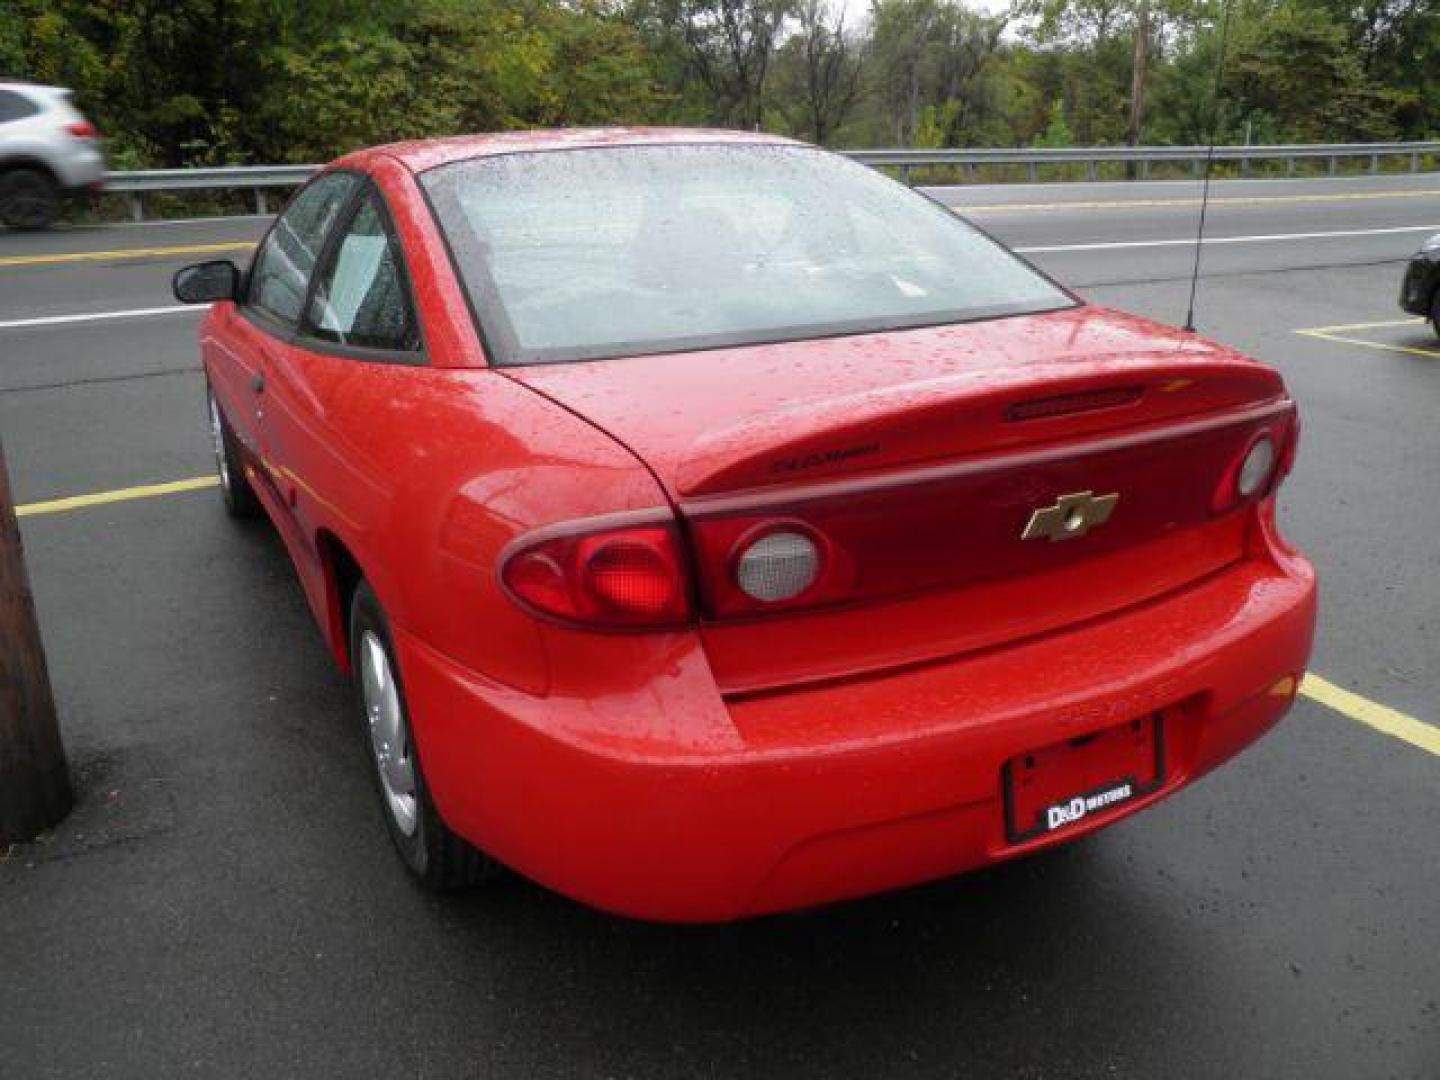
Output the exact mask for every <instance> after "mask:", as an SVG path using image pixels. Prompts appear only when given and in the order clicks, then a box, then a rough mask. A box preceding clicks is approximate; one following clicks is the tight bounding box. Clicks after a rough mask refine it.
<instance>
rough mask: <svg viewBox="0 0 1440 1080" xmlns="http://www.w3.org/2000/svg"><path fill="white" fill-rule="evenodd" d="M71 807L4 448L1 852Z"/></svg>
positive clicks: (0, 465)
mask: <svg viewBox="0 0 1440 1080" xmlns="http://www.w3.org/2000/svg"><path fill="white" fill-rule="evenodd" d="M73 802H74V795H73V792H72V790H71V787H70V770H69V768H68V767H67V766H66V764H65V748H64V747H63V746H62V745H61V742H60V727H59V724H58V723H57V722H56V719H55V699H54V697H53V695H52V694H51V692H50V676H49V674H48V672H47V671H46V668H45V652H44V649H43V648H42V647H41V644H40V628H39V626H38V625H37V624H36V621H35V601H34V598H33V597H32V596H31V594H30V579H29V577H28V576H27V575H26V573H25V558H24V552H23V551H22V550H21V548H20V528H19V525H18V524H17V523H16V520H15V507H14V504H13V503H12V502H11V499H10V475H9V473H8V472H6V469H5V446H4V444H3V443H0V848H3V847H4V846H5V845H7V844H12V843H16V842H19V841H26V840H33V839H34V838H35V837H36V836H38V835H39V834H40V833H41V832H43V831H44V830H45V829H48V828H50V826H52V825H54V824H56V823H57V822H59V821H60V819H61V818H63V817H64V816H65V815H66V814H68V813H69V812H70V807H71V805H72V803H73Z"/></svg>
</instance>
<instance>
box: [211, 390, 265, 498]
mask: <svg viewBox="0 0 1440 1080" xmlns="http://www.w3.org/2000/svg"><path fill="white" fill-rule="evenodd" d="M205 397H206V404H207V406H208V409H209V419H210V445H211V447H212V448H213V449H214V451H215V473H216V475H217V476H218V477H219V478H220V496H221V498H223V499H224V500H225V509H226V510H227V511H228V512H229V514H230V516H231V517H237V518H253V517H259V516H260V500H259V499H257V498H256V497H255V489H254V488H252V487H251V486H250V480H249V478H248V477H246V475H245V462H244V459H243V458H242V457H241V455H240V443H239V440H237V439H236V438H235V431H234V429H232V428H231V427H230V421H228V420H226V419H225V414H224V412H222V411H221V409H220V403H219V402H218V401H216V400H215V391H214V390H212V389H211V388H210V387H208V386H207V387H206V388H205Z"/></svg>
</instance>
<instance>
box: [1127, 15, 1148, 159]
mask: <svg viewBox="0 0 1440 1080" xmlns="http://www.w3.org/2000/svg"><path fill="white" fill-rule="evenodd" d="M1149 53H1150V0H1140V7H1139V9H1138V10H1137V11H1136V12H1135V53H1134V58H1133V61H1132V63H1131V65H1130V130H1129V132H1128V133H1127V135H1126V139H1125V141H1126V142H1127V143H1128V144H1129V145H1131V146H1139V145H1140V123H1141V120H1142V119H1143V117H1144V115H1145V68H1146V66H1147V64H1148V61H1149ZM1128 175H1129V176H1130V179H1132V180H1133V179H1135V163H1134V162H1133V161H1132V162H1131V163H1130V166H1129V169H1128Z"/></svg>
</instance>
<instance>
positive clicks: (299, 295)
mask: <svg viewBox="0 0 1440 1080" xmlns="http://www.w3.org/2000/svg"><path fill="white" fill-rule="evenodd" d="M359 184H360V179H359V177H358V176H356V174H354V173H348V172H331V173H325V174H323V175H321V176H319V177H317V178H316V179H314V180H312V181H311V182H310V183H309V184H308V185H306V186H305V187H304V188H302V189H301V190H300V191H299V192H298V193H297V194H296V195H295V197H294V198H293V199H291V200H290V203H289V205H288V206H286V208H285V210H284V212H283V213H282V214H281V215H280V216H279V217H278V218H277V219H276V220H275V224H274V225H273V226H271V229H270V231H269V232H268V233H267V234H266V236H265V238H264V239H263V240H262V241H261V242H260V246H259V247H258V248H257V249H256V253H255V257H254V259H253V260H252V261H251V264H250V270H249V273H248V274H247V276H246V282H245V290H244V297H243V299H242V300H241V302H240V304H239V305H237V307H236V309H235V310H234V311H233V312H232V313H231V314H230V316H229V318H228V319H227V320H226V321H225V322H224V323H223V324H222V325H220V326H219V327H217V331H218V332H217V333H215V334H214V335H213V336H212V338H211V339H210V340H209V341H207V342H206V347H207V349H209V350H210V351H211V356H212V359H213V360H214V361H215V362H214V363H212V364H211V365H210V370H211V374H212V381H213V386H214V391H215V394H216V396H217V397H218V398H219V399H220V403H221V405H222V407H223V408H224V409H225V414H226V416H227V417H228V418H229V420H230V425H231V427H232V428H233V429H234V431H235V434H236V436H237V437H238V438H239V440H240V442H241V443H242V444H243V445H244V447H245V449H246V451H247V452H248V453H249V455H250V457H251V458H252V459H253V460H255V461H257V462H259V464H260V471H261V479H262V481H263V482H265V483H267V484H271V485H272V486H273V477H272V476H271V475H270V469H269V460H270V459H269V454H268V447H267V445H266V439H265V432H264V429H265V381H266V372H267V368H268V367H269V366H270V365H271V364H272V363H274V361H275V360H276V359H277V358H278V357H279V356H280V355H281V354H282V352H283V350H285V349H286V348H288V347H289V344H290V341H291V339H292V338H293V337H294V336H295V332H296V330H297V329H298V327H299V325H300V316H301V315H302V313H303V311H304V307H305V298H306V296H307V294H308V292H309V288H310V279H311V277H312V275H313V273H314V270H315V265H316V263H317V262H318V261H319V256H320V252H321V250H322V248H323V247H324V244H325V240H326V238H327V237H328V236H329V234H330V231H331V230H332V229H333V227H334V226H335V223H336V222H337V221H338V220H339V219H340V217H341V215H342V214H343V213H344V211H345V209H346V208H347V207H348V206H349V204H350V201H351V199H352V198H353V196H354V194H355V192H356V190H357V188H358V187H359ZM272 493H273V492H272Z"/></svg>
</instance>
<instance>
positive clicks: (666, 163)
mask: <svg viewBox="0 0 1440 1080" xmlns="http://www.w3.org/2000/svg"><path fill="white" fill-rule="evenodd" d="M176 292H177V295H178V296H179V297H180V298H181V299H182V300H189V301H213V302H214V306H213V307H212V309H211V310H210V312H209V314H208V316H207V317H206V319H205V322H204V325H203V328H202V330H201V335H200V336H201V348H202V351H203V353H204V364H205V372H206V375H207V378H208V382H209V387H210V421H211V426H212V431H213V434H214V442H215V453H216V458H217V462H218V467H219V473H220V480H221V485H222V489H223V492H224V497H225V501H226V505H227V506H228V507H229V509H230V510H231V512H232V513H235V514H251V513H255V512H257V511H260V510H263V511H264V512H265V513H266V514H268V515H269V517H270V518H271V519H273V521H274V522H275V524H276V526H277V527H278V529H279V531H280V533H281V535H282V536H283V537H284V540H285V543H286V546H287V547H288V548H289V551H290V553H291V555H292V557H293V559H294V561H295V564H296V566H297V568H298V570H299V576H300V580H301V582H302V583H303V585H304V590H305V594H306V597H307V599H308V600H309V603H310V606H311V607H312V608H313V610H314V612H315V615H316V617H317V618H318V620H319V623H320V627H321V629H322V631H323V633H324V635H325V638H326V640H327V642H328V643H329V647H330V649H331V651H332V652H333V653H334V655H335V659H336V660H337V662H338V663H339V664H340V665H341V666H342V667H343V668H345V669H346V670H348V671H350V672H352V673H353V676H354V680H355V684H356V687H357V689H358V696H359V700H360V702H361V704H362V706H363V721H364V728H365V730H366V732H367V738H366V744H367V746H368V747H369V750H370V752H371V755H372V759H373V763H374V773H375V779H376V782H377V789H378V791H379V794H380V799H381V803H382V806H383V810H384V817H385V821H386V824H387V825H388V827H389V832H390V834H391V836H392V837H393V839H394V841H395V844H396V846H397V847H398V849H399V851H400V854H401V856H402V857H403V859H404V861H405V862H406V864H407V865H408V866H409V868H410V869H411V870H412V871H413V872H414V873H415V874H416V875H417V876H418V877H419V878H421V879H422V880H423V881H425V882H427V883H429V884H433V885H454V884H461V883H466V882H469V881H473V880H475V879H478V878H480V877H483V876H485V875H486V874H487V873H489V872H490V871H491V870H492V869H493V868H494V867H495V866H496V865H499V864H503V865H506V866H509V867H513V868H514V869H516V870H518V871H520V872H521V873H523V874H526V875H528V876H530V877H532V878H534V879H535V880H537V881H540V882H543V883H545V884H546V885H549V886H551V887H553V888H554V889H557V890H559V891H560V892H563V893H566V894H568V895H570V896H573V897H576V898H578V899H580V900H583V901H585V902H587V903H590V904H594V905H597V906H599V907H602V908H606V909H609V910H611V911H616V912H624V913H629V914H632V915H637V916H642V917H647V918H654V919H666V920H723V919H732V918H736V917H740V916H745V915H750V914H754V913H758V912H770V911H777V910H782V909H787V908H795V907H799V906H804V905H812V904H816V903H821V902H824V901H829V900H835V899H838V898H841V897H849V896H857V895H860V894H865V893H870V892H874V891H877V890H882V889H889V888H892V887H895V886H900V885H906V884H909V883H912V882H919V881H925V880H927V879H932V878H937V877H941V876H944V875H950V874H955V873H957V872H959V871H963V870H967V869H970V868H973V867H978V866H982V865H985V864H988V863H993V862H996V861H998V860H1002V859H1008V858H1011V857H1013V856H1017V855H1021V854H1024V853H1027V852H1033V851H1036V850H1038V849H1041V848H1044V847H1047V846H1050V845H1053V844H1057V843H1060V842H1063V841H1066V840H1069V839H1071V838H1073V837H1077V836H1081V835H1084V834H1085V833H1088V832H1090V831H1092V830H1094V829H1096V828H1099V827H1101V826H1104V825H1106V824H1108V823H1110V822H1113V821H1115V820H1117V819H1118V818H1121V817H1123V816H1125V815H1127V814H1130V813H1133V812H1134V811H1136V810H1139V809H1141V808H1142V807H1145V806H1147V805H1149V804H1150V803H1153V802H1155V801H1156V800H1157V799H1161V798H1163V797H1164V796H1166V795H1169V794H1170V793H1172V792H1174V791H1176V790H1177V789H1179V788H1181V787H1183V786H1185V785H1186V784H1189V783H1191V782H1192V781H1194V780H1195V779H1196V778H1198V777H1199V776H1201V775H1203V774H1204V773H1206V772H1207V771H1209V770H1210V769H1212V768H1214V767H1215V766H1216V765H1219V764H1220V763H1221V762H1223V761H1225V760H1226V759H1228V758H1230V757H1231V756H1232V755H1234V754H1236V753H1237V752H1239V751H1240V750H1242V749H1243V748H1244V747H1245V746H1247V745H1248V744H1249V743H1251V742H1252V741H1254V740H1255V739H1256V738H1258V737H1259V736H1261V735H1262V734H1264V733H1265V732H1266V731H1267V730H1268V729H1269V728H1270V727H1271V726H1272V725H1273V724H1275V722H1276V721H1277V720H1279V718H1280V717H1281V716H1282V715H1283V714H1284V713H1285V711H1286V710H1287V709H1288V708H1289V706H1290V704H1291V702H1292V699H1293V696H1294V693H1295V690H1296V686H1297V683H1298V680H1299V679H1300V677H1301V675H1302V674H1303V672H1304V670H1305V665H1306V661H1307V658H1308V656H1309V652H1310V643H1311V634H1312V630H1313V624H1314V620H1315V597H1316V592H1315V578H1314V574H1313V572H1312V570H1311V568H1310V566H1309V564H1308V563H1307V562H1306V561H1305V559H1304V558H1303V557H1302V556H1301V555H1300V554H1299V553H1297V552H1296V551H1295V550H1294V549H1293V548H1291V547H1290V546H1289V545H1288V544H1287V543H1286V542H1285V541H1284V540H1283V539H1282V538H1281V536H1280V535H1279V533H1278V531H1277V529H1276V525H1275V498H1276V488H1277V486H1278V485H1279V484H1280V482H1281V480H1282V479H1283V478H1284V476H1285V475H1286V472H1287V471H1288V470H1289V468H1290V466H1291V463H1292V461H1293V459H1294V455H1295V447H1296V439H1297V434H1298V421H1297V418H1296V411H1295V404H1294V402H1293V401H1292V400H1291V399H1290V397H1289V396H1288V394H1287V393H1286V389H1285V386H1284V384H1283V383H1282V382H1281V379H1280V377H1279V376H1278V375H1277V374H1276V373H1275V372H1274V371H1272V370H1271V369H1269V368H1267V367H1264V366H1262V365H1260V364H1258V363H1256V362H1254V361H1253V360H1249V359H1246V358H1245V357H1243V356H1239V355H1237V354H1235V353H1233V352H1231V351H1230V350H1228V349H1226V348H1224V347H1222V346H1219V345H1216V344H1213V343H1210V342H1207V341H1203V340H1201V339H1198V338H1196V337H1194V336H1193V335H1189V334H1185V333H1180V332H1177V331H1174V330H1171V329H1168V328H1165V327H1162V326H1158V325H1155V324H1153V323H1150V322H1146V321H1143V320H1141V319H1138V318H1134V317H1131V316H1128V315H1123V314H1119V313H1117V312H1114V311H1108V310H1105V309H1104V308H1100V307H1096V306H1094V305H1091V304H1087V303H1084V302H1083V301H1081V300H1078V299H1077V298H1076V297H1074V296H1072V295H1070V294H1069V293H1067V292H1066V291H1065V290H1063V289H1062V288H1060V287H1059V286H1057V285H1055V284H1054V283H1053V282H1051V281H1049V280H1047V279H1046V278H1045V277H1044V276H1042V275H1041V274H1039V273H1038V272H1036V271H1035V270H1034V269H1032V268H1031V267H1029V266H1027V265H1026V264H1025V263H1024V262H1022V261H1021V260H1019V259H1018V258H1016V257H1015V256H1013V255H1011V254H1010V253H1009V252H1007V251H1006V250H1005V249H1004V248H1003V247H1001V246H1000V245H999V244H997V243H995V242H994V241H992V240H990V239H989V238H987V237H986V236H985V235H984V234H982V233H980V232H978V231H976V230H975V229H974V228H972V227H971V226H969V225H967V224H966V223H965V222H963V221H961V220H959V219H958V218H956V217H955V216H954V215H952V214H951V213H949V212H947V211H946V210H944V209H943V208H941V207H939V206H937V205H935V204H934V203H932V202H930V201H928V200H926V199H925V198H923V197H922V196H920V195H917V194H914V193H912V192H910V191H907V190H906V189H905V188H904V187H902V186H900V185H898V184H896V183H894V182H892V181H890V180H887V179H886V178H884V177H883V176H881V175H880V174H878V173H876V172H873V171H870V170H868V169H866V168H864V167H862V166H859V165H856V164H853V163H851V162H849V161H847V160H845V159H843V158H840V157H837V156H834V155H831V154H828V153H825V152H823V151H820V150H817V149H814V148H812V147H808V146H804V145H799V144H796V143H792V142H788V141H785V140H781V139H775V138H769V137H763V136H751V135H737V134H723V133H718V132H710V131H632V130H623V131H622V130H612V131H576V132H554V133H546V134H518V135H505V136H480V137H474V138H457V139H446V140H440V141H432V142H417V143H405V144H399V145H395V146H389V147H381V148H378V149H373V150H366V151H363V152H360V153H356V154H352V155H350V156H348V157H345V158H342V159H340V160H339V161H337V162H335V163H334V164H333V165H331V166H329V167H327V168H326V169H324V170H323V171H321V172H320V173H319V175H317V176H316V177H315V178H314V179H313V180H311V181H310V182H309V183H308V184H307V185H306V186H305V187H304V188H302V189H301V190H300V191H299V192H298V193H297V194H296V195H295V196H294V198H293V199H291V201H290V203H289V205H288V206H287V208H286V209H285V211H284V212H283V213H282V214H281V215H280V217H279V219H278V220H277V221H276V222H275V224H274V226H273V227H272V228H271V230H270V232H269V234H268V235H267V236H266V237H265V239H264V240H263V241H262V243H261V244H260V246H259V249H258V250H257V251H256V253H255V257H254V259H253V261H252V263H251V265H250V267H249V269H248V270H247V271H245V272H243V273H242V272H241V271H239V270H238V269H237V268H236V267H234V266H233V265H231V264H229V263H209V264H203V265H201V266H198V267H191V268H189V269H187V270H184V271H182V272H181V273H180V274H179V275H178V276H177V279H176Z"/></svg>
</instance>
